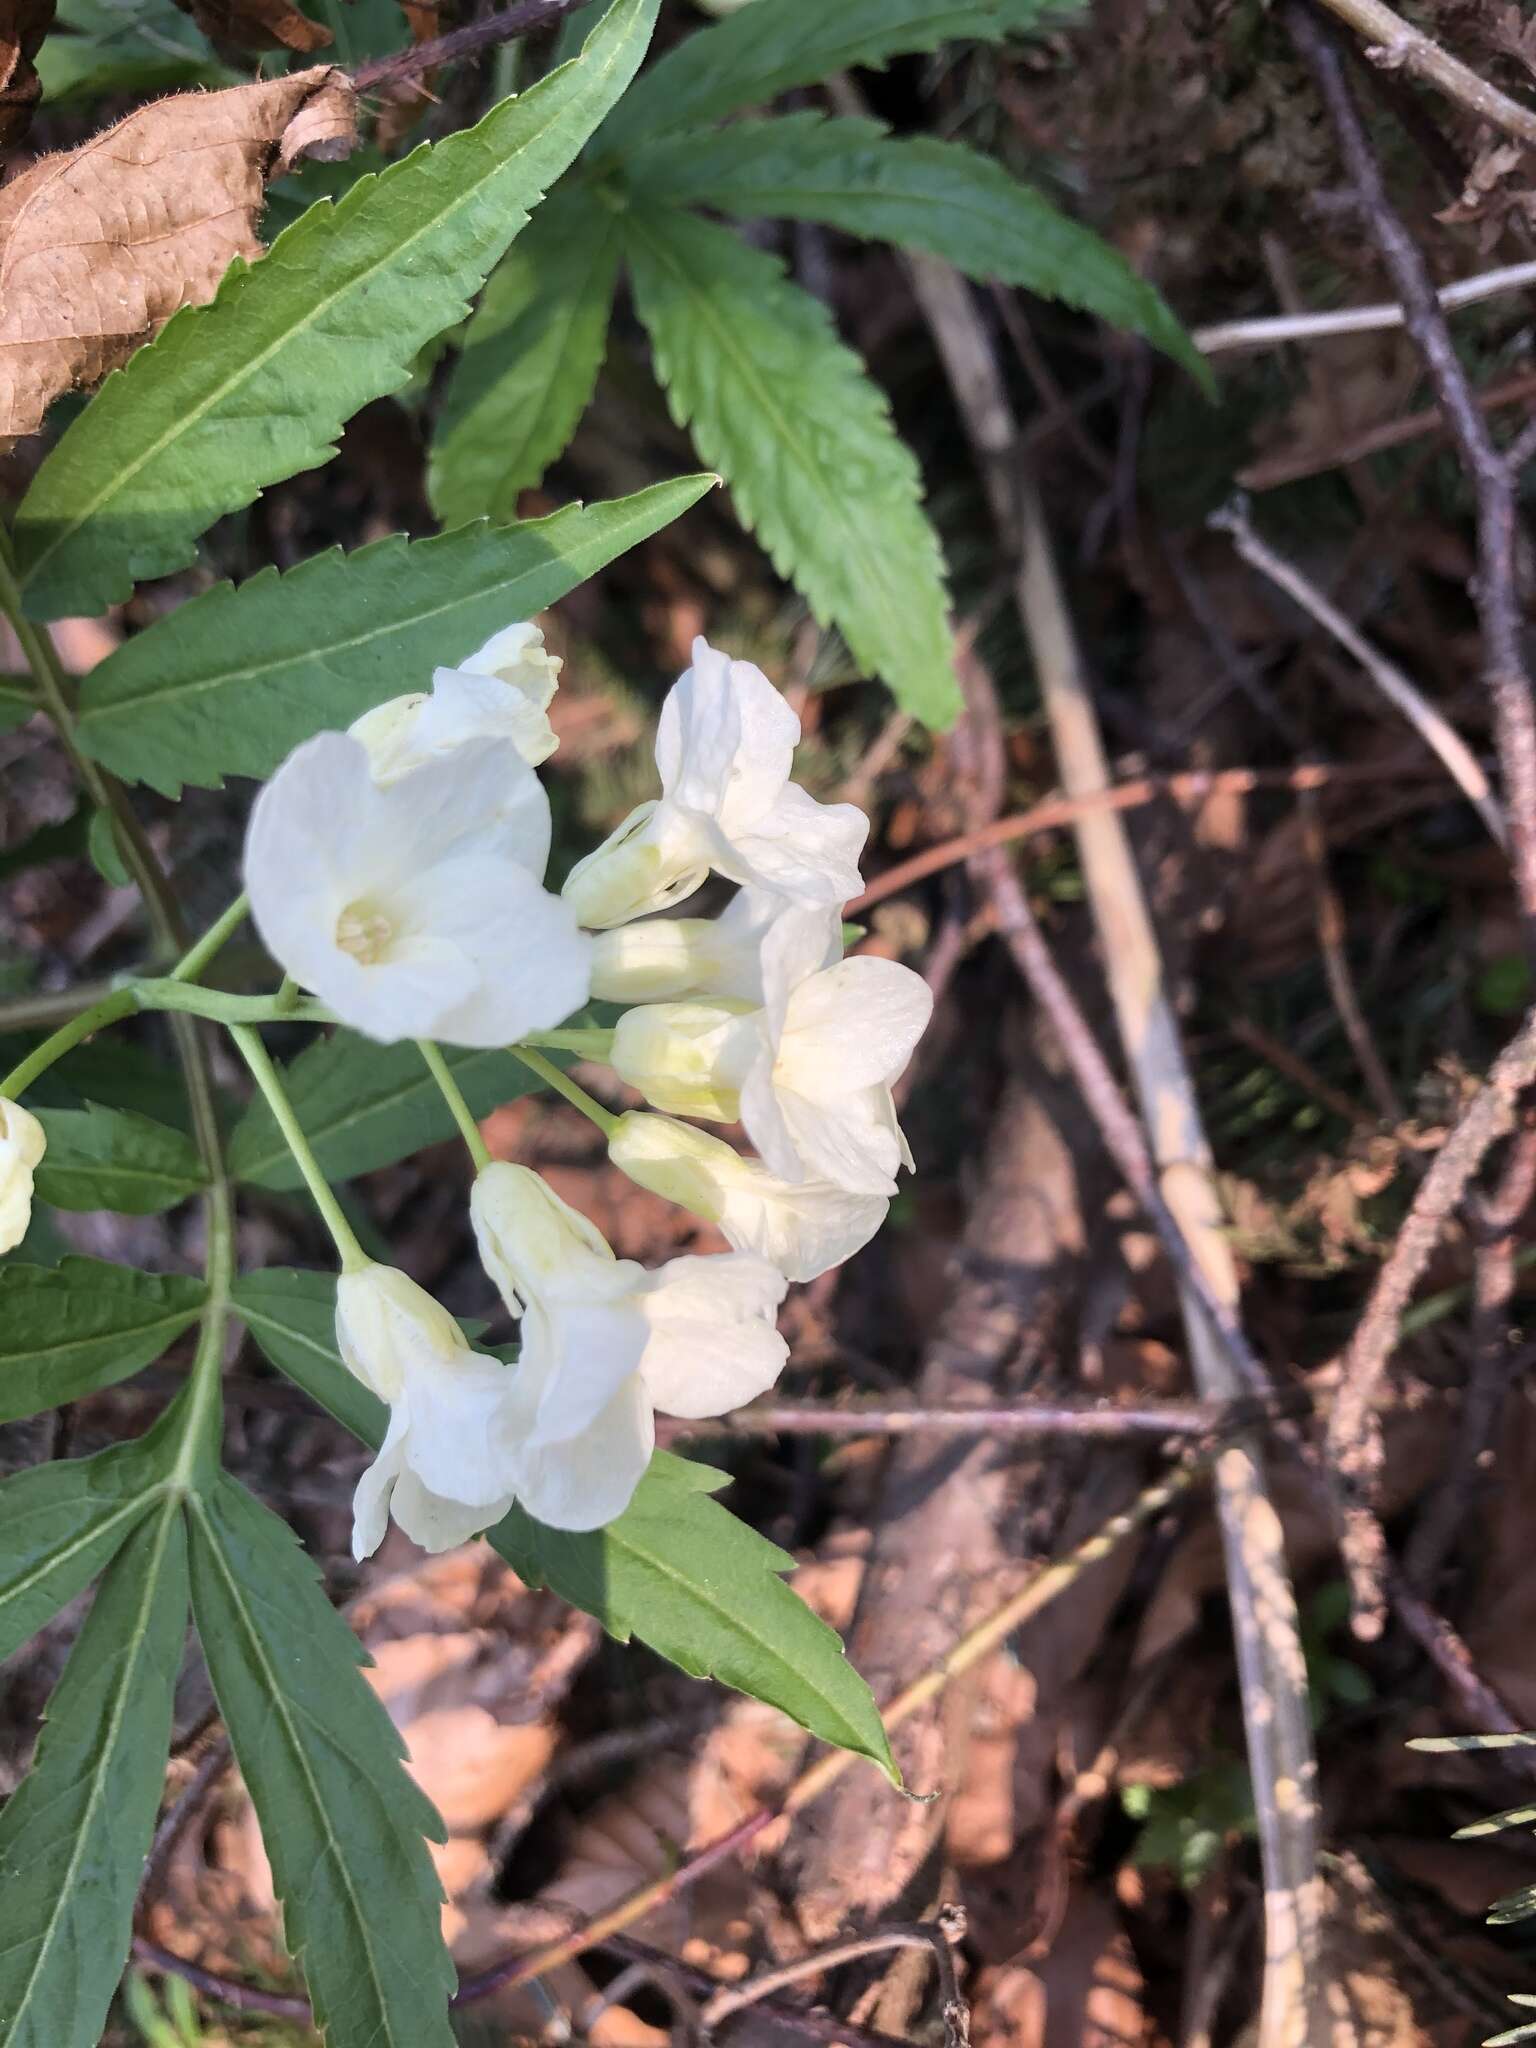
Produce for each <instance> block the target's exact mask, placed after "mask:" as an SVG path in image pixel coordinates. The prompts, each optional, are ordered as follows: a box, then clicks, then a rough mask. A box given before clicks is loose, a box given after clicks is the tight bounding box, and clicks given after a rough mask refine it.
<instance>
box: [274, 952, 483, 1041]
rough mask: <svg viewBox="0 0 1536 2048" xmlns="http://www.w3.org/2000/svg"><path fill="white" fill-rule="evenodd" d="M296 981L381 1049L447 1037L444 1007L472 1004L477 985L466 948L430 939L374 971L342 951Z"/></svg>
mask: <svg viewBox="0 0 1536 2048" xmlns="http://www.w3.org/2000/svg"><path fill="white" fill-rule="evenodd" d="M284 965H285V966H286V965H287V963H286V962H284ZM292 971H293V970H292V969H291V968H290V969H289V972H290V973H291V972H292ZM297 978H298V980H299V981H300V982H301V983H302V984H303V985H304V986H305V987H306V988H309V989H311V990H313V992H314V993H315V994H316V995H317V996H318V997H319V998H320V1000H321V1001H322V1002H325V1003H329V1004H330V1006H331V1008H332V1009H333V1010H334V1011H335V1012H336V1015H337V1016H338V1017H340V1018H341V1019H342V1021H343V1022H344V1023H346V1024H348V1025H350V1026H351V1028H352V1029H353V1030H354V1031H360V1032H362V1033H363V1035H364V1037H366V1038H374V1039H377V1040H378V1041H379V1043H380V1044H381V1045H394V1044H397V1043H398V1042H399V1041H400V1040H401V1039H402V1038H446V1037H447V1036H448V1033H447V1032H446V1031H445V1030H443V1029H442V1024H443V1019H444V1015H445V1006H448V1005H452V1004H454V1003H456V1002H465V1001H467V1000H468V999H469V998H470V997H472V996H473V995H474V993H475V990H476V986H477V983H478V976H477V975H476V973H475V968H474V963H473V962H472V961H471V960H470V959H468V958H467V957H466V955H465V954H464V952H463V950H462V948H460V947H459V946H456V945H454V944H453V943H452V942H451V941H450V940H446V939H439V938H432V937H430V936H428V935H426V934H423V935H422V936H420V937H417V938H412V939H407V940H404V941H402V942H401V943H400V944H399V945H398V946H396V947H395V949H394V951H393V953H392V955H391V957H390V958H389V959H388V960H387V961H381V962H379V963H378V964H376V965H374V966H370V967H364V966H363V965H361V964H360V963H359V962H358V961H356V960H354V959H352V958H351V956H350V955H349V954H347V953H344V952H342V951H341V949H340V948H339V947H338V948H337V949H336V950H335V952H334V953H332V955H331V956H330V957H329V958H328V959H327V960H325V961H323V962H320V963H318V964H317V965H316V968H315V970H314V971H313V972H312V973H310V974H307V975H306V974H301V975H299V976H298V977H297Z"/></svg>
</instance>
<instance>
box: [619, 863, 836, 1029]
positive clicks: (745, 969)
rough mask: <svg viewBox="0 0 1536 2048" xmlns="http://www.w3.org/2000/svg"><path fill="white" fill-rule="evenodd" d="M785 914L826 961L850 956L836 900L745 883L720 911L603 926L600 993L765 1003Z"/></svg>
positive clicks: (629, 999)
mask: <svg viewBox="0 0 1536 2048" xmlns="http://www.w3.org/2000/svg"><path fill="white" fill-rule="evenodd" d="M785 918H794V919H795V920H797V923H798V924H799V926H800V927H801V928H802V929H803V930H804V931H805V932H806V934H807V939H806V944H807V947H808V950H811V951H813V952H814V954H815V956H816V961H817V965H818V966H823V967H830V966H831V964H832V962H833V961H834V960H840V959H841V958H842V953H843V937H842V915H841V913H840V911H839V909H838V906H837V905H836V904H835V903H822V904H802V903H797V902H795V901H794V899H793V898H792V897H788V896H781V895H780V894H779V893H778V891H777V890H774V889H738V890H737V892H736V894H735V895H734V896H733V897H732V898H731V900H730V902H729V903H728V904H727V905H726V906H725V908H724V910H722V911H721V913H720V915H719V916H718V917H647V918H642V919H641V920H640V921H639V923H637V924H625V925H619V926H617V927H616V928H615V929H614V930H612V931H604V932H598V933H597V935H596V936H595V937H594V939H593V941H592V994H593V996H594V997H595V998H596V999H597V1000H598V1001H599V1002H607V1003H665V1002H671V1001H673V1000H674V999H675V998H677V997H679V996H717V997H723V998H725V999H726V1000H727V1001H738V1002H746V1003H751V1004H760V1003H762V1002H763V1001H764V1000H765V991H764V988H763V960H762V953H763V941H764V939H765V938H766V936H767V934H768V932H769V930H770V929H771V928H772V927H773V926H774V925H776V924H778V923H780V922H781V921H782V920H784V919H785Z"/></svg>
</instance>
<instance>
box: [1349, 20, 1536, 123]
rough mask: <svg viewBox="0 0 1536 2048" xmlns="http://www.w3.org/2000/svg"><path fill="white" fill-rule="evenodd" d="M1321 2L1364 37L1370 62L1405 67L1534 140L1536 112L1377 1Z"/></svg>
mask: <svg viewBox="0 0 1536 2048" xmlns="http://www.w3.org/2000/svg"><path fill="white" fill-rule="evenodd" d="M1323 4H1324V6H1326V7H1327V8H1328V9H1329V10H1330V11H1331V12H1332V13H1334V14H1336V15H1337V16H1338V17H1339V19H1340V20H1341V21H1347V22H1348V23H1349V25H1350V27H1351V28H1352V29H1354V30H1355V31H1356V32H1357V33H1358V34H1359V35H1362V36H1364V38H1365V41H1366V51H1365V54H1366V56H1367V57H1369V58H1370V60H1371V62H1372V63H1373V64H1379V65H1380V66H1381V68H1382V69H1383V70H1384V71H1407V72H1411V73H1412V74H1413V76H1414V77H1415V78H1422V79H1423V80H1424V81H1425V82H1426V84H1429V85H1433V86H1436V87H1438V89H1439V90H1440V91H1441V92H1443V93H1445V94H1446V95H1447V96H1448V97H1449V98H1451V99H1453V100H1456V101H1458V102H1459V103H1460V105H1462V106H1464V107H1465V108H1466V109H1467V111H1468V112H1469V113H1472V114H1475V115H1476V116H1477V118H1478V119H1479V120H1480V121H1487V122H1488V123H1489V124H1490V126H1492V127H1495V128H1502V129H1503V130H1504V132H1505V133H1506V134H1507V135H1513V136H1514V137H1515V139H1516V141H1518V142H1524V143H1527V144H1536V112H1532V110H1531V109H1530V108H1529V107H1523V106H1521V104H1520V102H1519V101H1518V100H1512V99H1511V98H1510V97H1509V95H1508V94H1507V93H1502V92H1500V91H1499V89H1498V87H1497V86H1494V85H1490V84H1489V83H1488V81H1487V79H1486V78H1480V77H1479V76H1478V74H1477V73H1476V72H1475V71H1474V70H1473V69H1472V68H1471V66H1470V65H1468V64H1463V63H1462V61H1461V59H1460V58H1459V57H1453V56H1452V55H1451V53H1450V51H1449V50H1444V49H1442V48H1441V47H1440V45H1439V44H1438V43H1437V42H1435V41H1434V40H1433V38H1432V37H1430V36H1427V35H1425V34H1424V32H1423V30H1422V29H1417V28H1412V27H1410V26H1409V24H1408V23H1407V22H1406V21H1404V20H1403V18H1402V16H1401V15H1400V14H1394V13H1393V12H1392V9H1391V8H1390V7H1387V6H1385V5H1384V4H1383V0H1323Z"/></svg>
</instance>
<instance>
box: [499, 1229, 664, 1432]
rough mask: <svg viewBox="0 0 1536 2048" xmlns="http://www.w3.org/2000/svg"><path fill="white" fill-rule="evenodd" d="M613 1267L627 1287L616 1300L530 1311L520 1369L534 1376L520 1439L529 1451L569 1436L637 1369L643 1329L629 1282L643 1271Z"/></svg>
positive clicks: (588, 1423)
mask: <svg viewBox="0 0 1536 2048" xmlns="http://www.w3.org/2000/svg"><path fill="white" fill-rule="evenodd" d="M615 1272H616V1273H617V1274H622V1275H623V1280H622V1285H623V1286H624V1288H625V1294H624V1296H623V1297H622V1298H620V1299H618V1300H609V1301H598V1300H591V1299H589V1300H586V1301H579V1300H573V1301H565V1302H561V1303H559V1304H558V1305H557V1306H556V1307H554V1308H551V1309H545V1308H544V1307H542V1306H541V1305H535V1306H534V1307H532V1308H530V1310H529V1312H528V1315H527V1317H526V1319H525V1324H524V1333H523V1356H522V1359H521V1360H520V1362H519V1367H518V1370H519V1372H520V1373H521V1372H522V1371H523V1370H524V1368H526V1369H527V1370H528V1372H529V1376H530V1379H531V1380H532V1379H536V1380H537V1382H538V1397H537V1400H538V1405H537V1409H536V1412H535V1415H534V1419H533V1424H532V1427H531V1428H530V1429H529V1430H528V1432H527V1435H526V1438H525V1440H524V1442H525V1448H526V1449H527V1450H528V1451H530V1452H532V1451H536V1450H541V1449H543V1448H544V1447H545V1446H546V1445H549V1444H557V1443H571V1442H573V1441H574V1440H575V1439H576V1438H578V1437H580V1436H581V1435H582V1434H583V1433H584V1432H585V1431H587V1430H589V1429H591V1428H593V1427H594V1425H595V1424H596V1422H597V1419H598V1417H599V1416H600V1415H601V1414H602V1413H603V1412H604V1411H605V1410H606V1408H607V1407H608V1404H609V1403H610V1402H611V1401H612V1400H613V1399H614V1397H615V1395H616V1394H618V1392H619V1391H620V1389H621V1388H622V1387H623V1386H625V1385H626V1383H627V1382H628V1381H629V1380H631V1379H633V1377H634V1375H635V1374H636V1372H637V1371H638V1370H639V1367H640V1359H641V1356H642V1354H643V1353H644V1351H645V1346H646V1341H647V1337H648V1335H649V1329H648V1325H647V1323H646V1320H645V1317H644V1316H643V1315H642V1314H641V1313H640V1309H639V1306H638V1305H637V1303H636V1302H635V1300H634V1299H633V1290H634V1288H635V1286H636V1285H637V1284H638V1283H639V1282H640V1281H641V1280H642V1279H643V1277H644V1276H643V1274H642V1272H641V1269H640V1268H639V1267H638V1266H634V1265H630V1264H629V1262H628V1261H624V1262H622V1263H621V1264H620V1265H618V1266H617V1267H616V1269H615Z"/></svg>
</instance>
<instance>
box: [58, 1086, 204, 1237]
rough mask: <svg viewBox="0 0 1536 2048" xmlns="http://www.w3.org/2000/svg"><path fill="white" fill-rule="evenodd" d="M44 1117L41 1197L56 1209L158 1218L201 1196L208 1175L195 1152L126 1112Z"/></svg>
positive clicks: (93, 1109)
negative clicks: (191, 1197)
mask: <svg viewBox="0 0 1536 2048" xmlns="http://www.w3.org/2000/svg"><path fill="white" fill-rule="evenodd" d="M39 1118H40V1121H41V1123H42V1126H43V1129H44V1131H45V1132H46V1134H47V1138H48V1150H47V1152H46V1153H45V1154H44V1155H43V1162H42V1164H41V1165H40V1166H39V1167H38V1169H37V1176H36V1179H37V1192H38V1194H39V1195H40V1196H41V1197H42V1199H43V1200H44V1201H45V1202H51V1203H52V1204H53V1206H54V1208H56V1209H115V1210H117V1211H118V1212H119V1214H121V1215H124V1216H153V1215H157V1214H158V1213H159V1212H160V1210H162V1209H171V1208H174V1207H175V1205H176V1204H177V1203H178V1202H184V1201H185V1200H186V1199H187V1197H188V1195H194V1194H196V1192H197V1190H198V1189H199V1188H200V1187H201V1186H202V1185H203V1183H204V1181H205V1179H206V1175H205V1174H204V1172H203V1167H202V1162H201V1160H200V1159H199V1158H198V1153H197V1147H196V1146H195V1145H194V1144H193V1143H192V1140H191V1139H190V1138H189V1137H187V1135H186V1134H185V1132H182V1131H173V1130H171V1129H170V1128H169V1127H168V1126H167V1125H165V1124H159V1123H155V1122H153V1121H152V1120H151V1119H150V1118H149V1117H147V1116H136V1115H134V1114H133V1113H132V1111H130V1110H126V1109H104V1108H102V1106H101V1105H100V1104H99V1103H92V1104H91V1105H90V1106H89V1107H88V1108H86V1109H45V1110H42V1111H40V1112H39Z"/></svg>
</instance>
